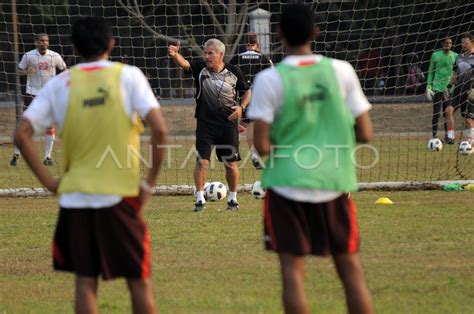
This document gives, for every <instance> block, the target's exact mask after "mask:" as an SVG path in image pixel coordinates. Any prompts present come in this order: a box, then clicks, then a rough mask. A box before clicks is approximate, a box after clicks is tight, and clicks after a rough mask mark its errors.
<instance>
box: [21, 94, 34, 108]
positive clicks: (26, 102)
mask: <svg viewBox="0 0 474 314" xmlns="http://www.w3.org/2000/svg"><path fill="white" fill-rule="evenodd" d="M33 98H35V95H31V94H25V95H23V110H26V109H28V107H29V106H30V104H31V102H32V101H33Z"/></svg>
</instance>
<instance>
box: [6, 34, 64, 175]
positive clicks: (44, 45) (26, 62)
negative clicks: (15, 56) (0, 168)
mask: <svg viewBox="0 0 474 314" xmlns="http://www.w3.org/2000/svg"><path fill="white" fill-rule="evenodd" d="M35 45H36V49H33V50H31V51H28V52H27V53H25V54H24V55H23V58H21V61H20V63H19V64H18V69H17V73H18V74H19V75H26V76H27V78H26V93H25V95H24V96H23V105H24V108H23V109H26V108H28V106H29V105H30V103H31V101H32V100H33V98H34V97H35V96H36V95H38V94H39V92H40V90H41V88H43V86H44V85H45V84H46V82H48V81H49V80H50V79H51V78H53V77H54V76H55V75H56V69H59V70H60V71H64V70H66V63H64V60H63V58H62V57H61V56H60V55H59V54H58V53H57V52H54V51H52V50H49V49H48V47H49V37H48V35H47V34H45V33H41V34H38V35H36V36H35ZM55 135H56V130H55V129H54V127H48V128H47V129H46V132H45V138H44V143H45V145H44V160H43V163H44V164H45V165H46V166H51V165H52V164H53V162H52V160H51V152H52V151H53V145H54V138H55ZM19 157H20V151H19V150H18V148H16V147H15V153H14V154H13V157H12V159H11V161H10V165H11V166H16V165H17V162H18V158H19Z"/></svg>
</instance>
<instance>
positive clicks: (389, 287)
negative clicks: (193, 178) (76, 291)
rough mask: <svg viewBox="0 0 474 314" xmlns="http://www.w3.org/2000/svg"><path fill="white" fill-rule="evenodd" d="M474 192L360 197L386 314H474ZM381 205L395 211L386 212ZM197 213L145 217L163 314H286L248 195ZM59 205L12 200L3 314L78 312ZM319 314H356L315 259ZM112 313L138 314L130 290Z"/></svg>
mask: <svg viewBox="0 0 474 314" xmlns="http://www.w3.org/2000/svg"><path fill="white" fill-rule="evenodd" d="M472 193H473V192H450V193H448V192H442V191H422V192H384V193H382V192H360V193H356V194H355V195H354V197H355V199H356V202H357V204H358V213H359V214H358V216H359V224H360V229H361V238H362V247H361V258H362V262H363V266H364V271H365V274H366V277H367V281H368V284H369V287H370V290H371V292H372V294H373V298H374V303H375V308H376V311H377V312H378V313H472V308H474V272H473V267H474V245H473V244H474V243H473V239H474V236H473V235H474V225H473V224H472V221H473V219H474V212H473V206H472V204H473V203H472V199H473V194H472ZM380 196H387V197H390V198H391V199H392V200H393V201H394V203H395V204H394V205H392V206H383V205H375V204H374V201H375V200H376V199H377V198H378V197H380ZM239 198H240V203H241V208H242V210H241V211H239V212H227V211H225V209H224V206H225V205H224V202H219V203H208V209H207V211H206V212H204V213H197V214H196V213H193V212H191V206H192V203H193V200H192V198H191V197H176V196H175V197H154V198H153V200H152V202H151V203H150V204H149V205H148V206H147V208H146V210H145V216H146V219H147V221H148V223H149V226H150V230H151V239H152V258H153V277H152V278H153V283H154V295H155V300H156V302H157V305H158V309H159V310H160V311H161V312H162V313H281V312H282V307H281V303H280V299H279V298H280V278H279V273H278V265H277V261H276V256H275V255H274V254H271V253H267V252H264V251H263V244H262V240H261V238H262V234H261V229H262V223H261V202H260V201H256V200H253V199H251V198H250V197H248V196H247V195H243V194H240V196H239ZM56 201H57V200H56V199H55V198H39V199H34V198H14V199H8V198H0V208H2V210H1V211H0V230H1V231H0V233H1V237H0V313H66V312H71V311H72V300H73V299H72V298H73V277H72V276H71V275H68V274H63V273H54V272H53V271H52V269H51V254H50V242H51V238H52V234H53V231H54V225H55V220H56V215H57V209H56V207H57V205H56ZM306 289H307V293H308V296H309V299H310V301H311V308H312V312H317V313H345V312H346V310H345V304H344V300H343V292H342V288H341V285H340V283H339V282H338V280H337V277H336V274H335V270H334V267H333V265H332V263H331V262H330V260H328V259H320V258H308V264H307V274H306ZM99 305H100V309H101V311H102V312H103V313H129V312H130V304H129V300H128V295H127V290H126V287H125V283H124V281H123V280H115V281H112V282H105V283H104V282H101V283H100V287H99Z"/></svg>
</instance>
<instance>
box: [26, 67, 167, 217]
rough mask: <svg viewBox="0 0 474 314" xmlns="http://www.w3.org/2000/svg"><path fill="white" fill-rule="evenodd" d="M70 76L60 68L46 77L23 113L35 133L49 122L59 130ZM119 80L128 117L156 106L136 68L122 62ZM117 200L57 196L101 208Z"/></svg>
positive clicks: (64, 202) (71, 204)
mask: <svg viewBox="0 0 474 314" xmlns="http://www.w3.org/2000/svg"><path fill="white" fill-rule="evenodd" d="M112 64H113V62H110V61H105V60H101V61H96V62H90V63H81V64H79V65H78V66H79V67H81V68H101V67H109V66H111V65H112ZM70 77H71V73H70V72H63V73H61V74H60V75H58V76H56V77H54V78H53V79H52V80H50V81H49V82H48V83H47V84H46V85H45V86H44V88H43V89H42V90H41V92H40V93H39V95H38V96H36V97H35V98H34V99H33V101H32V103H31V105H30V106H29V107H28V109H27V110H26V111H25V112H24V113H23V116H24V117H25V118H27V119H28V120H29V121H30V123H31V125H32V127H33V130H34V131H35V133H37V134H42V133H43V132H44V130H45V129H46V128H48V127H49V126H51V125H53V124H54V125H56V127H57V129H58V131H59V132H61V130H62V128H63V126H64V120H65V118H66V112H67V106H68V98H69V80H70ZM120 84H121V93H122V99H123V104H124V109H125V112H126V113H127V114H128V116H129V117H130V119H131V120H134V119H135V116H136V115H137V114H138V115H140V117H142V118H145V117H146V115H147V114H148V112H149V111H150V110H152V109H153V108H158V107H159V103H158V101H157V100H156V97H155V95H154V94H153V91H152V90H151V87H150V84H149V83H148V80H147V79H146V77H145V75H144V74H143V72H142V71H141V70H140V69H139V68H137V67H135V66H130V65H125V66H124V67H123V70H122V74H121V77H120ZM120 200H121V197H120V196H118V195H102V194H85V193H63V194H61V197H60V199H59V205H60V206H61V207H65V208H101V207H110V206H113V205H115V204H117V203H119V202H120Z"/></svg>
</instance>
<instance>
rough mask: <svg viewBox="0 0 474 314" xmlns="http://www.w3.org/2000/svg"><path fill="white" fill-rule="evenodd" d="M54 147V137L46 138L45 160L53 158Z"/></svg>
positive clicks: (46, 136)
mask: <svg viewBox="0 0 474 314" xmlns="http://www.w3.org/2000/svg"><path fill="white" fill-rule="evenodd" d="M53 146H54V135H45V136H44V159H46V158H51V153H52V151H53Z"/></svg>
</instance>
